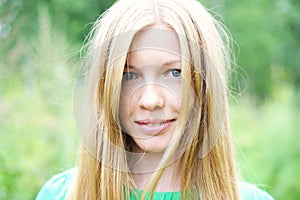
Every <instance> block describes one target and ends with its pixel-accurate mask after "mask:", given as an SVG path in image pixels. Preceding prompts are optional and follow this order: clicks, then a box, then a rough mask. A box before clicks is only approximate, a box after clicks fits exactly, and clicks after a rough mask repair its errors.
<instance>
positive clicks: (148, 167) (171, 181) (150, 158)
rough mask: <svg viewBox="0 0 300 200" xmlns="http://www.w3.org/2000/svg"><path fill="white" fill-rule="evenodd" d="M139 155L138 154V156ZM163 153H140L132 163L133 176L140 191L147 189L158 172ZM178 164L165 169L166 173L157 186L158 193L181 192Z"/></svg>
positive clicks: (172, 164) (173, 163) (174, 163)
mask: <svg viewBox="0 0 300 200" xmlns="http://www.w3.org/2000/svg"><path fill="white" fill-rule="evenodd" d="M136 155H138V154H136ZM162 156H163V153H140V154H139V156H135V157H136V158H135V159H134V162H131V163H132V164H131V175H132V177H133V180H134V182H135V184H136V186H137V187H138V189H145V187H146V185H147V184H148V183H149V180H150V179H151V176H152V175H153V173H154V172H155V171H157V170H158V169H157V166H158V164H159V162H160V160H161V158H162ZM177 163H178V161H177V162H172V163H170V164H169V165H168V166H166V168H165V169H164V172H163V174H162V176H161V178H160V180H159V182H158V184H157V187H156V189H155V191H157V192H174V191H179V190H180V170H179V169H177V167H178V165H177Z"/></svg>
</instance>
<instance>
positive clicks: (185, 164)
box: [67, 0, 240, 200]
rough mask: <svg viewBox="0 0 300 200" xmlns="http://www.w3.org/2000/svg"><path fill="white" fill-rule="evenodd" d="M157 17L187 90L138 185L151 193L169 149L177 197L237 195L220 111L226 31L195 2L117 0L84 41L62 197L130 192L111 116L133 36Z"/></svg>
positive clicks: (224, 109)
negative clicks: (177, 54)
mask: <svg viewBox="0 0 300 200" xmlns="http://www.w3.org/2000/svg"><path fill="white" fill-rule="evenodd" d="M157 22H160V23H164V24H167V25H169V26H170V27H172V28H173V29H174V31H175V32H176V33H177V34H178V38H179V41H180V46H181V53H182V55H181V56H182V57H183V58H184V59H185V60H184V61H183V63H182V74H183V77H184V79H185V82H184V83H183V84H186V86H185V87H188V86H192V88H193V93H194V94H191V93H189V92H187V91H189V90H184V91H185V95H183V97H184V99H183V103H182V107H183V108H182V113H181V115H182V116H181V123H180V125H181V127H180V129H179V131H178V132H177V134H175V138H174V139H173V140H172V142H171V144H170V145H169V147H168V148H167V149H166V151H165V154H164V156H163V158H162V160H161V162H160V163H159V165H158V170H156V171H155V172H154V173H153V176H152V178H151V179H150V181H149V184H148V187H147V190H146V191H150V192H152V193H153V192H154V191H155V187H156V185H157V183H158V181H159V178H160V177H161V175H162V173H163V171H164V168H165V167H166V166H167V165H168V164H169V163H170V162H171V160H172V159H174V157H173V156H172V155H174V153H175V154H176V155H177V156H178V159H179V160H180V163H181V164H180V169H181V180H180V191H181V197H182V199H183V198H185V199H186V198H191V199H199V198H200V197H201V199H226V200H228V199H229V200H230V199H231V200H233V199H235V200H236V199H240V197H239V192H238V188H237V180H236V170H235V163H234V157H233V149H232V146H233V145H232V143H231V132H230V127H229V126H230V122H229V114H228V100H227V77H228V76H227V73H228V69H229V66H230V58H229V53H228V46H227V45H228V43H226V42H228V37H227V35H226V33H225V31H224V29H223V28H222V26H221V25H220V24H219V23H218V22H217V21H216V20H215V19H214V18H213V17H212V16H211V15H210V14H209V13H208V12H207V10H206V9H205V8H204V7H203V6H202V5H201V4H200V3H199V2H197V1H196V0H187V1H184V2H183V1H180V0H149V1H140V0H120V1H117V2H116V3H115V4H114V5H113V6H112V7H111V8H110V9H109V10H107V11H106V12H105V13H104V14H103V15H102V16H101V17H100V18H99V19H98V20H97V21H96V23H95V25H94V28H93V30H92V32H91V35H90V37H89V40H88V43H87V45H88V47H89V48H88V59H87V64H86V66H87V69H86V78H85V79H84V80H86V83H84V84H86V85H87V89H88V91H87V93H86V96H84V97H82V98H84V99H85V101H86V102H85V104H84V106H83V110H84V111H83V112H82V113H84V114H82V113H81V114H80V115H81V116H80V117H79V118H80V121H81V122H80V123H81V124H82V126H81V127H80V130H79V131H80V134H81V140H82V145H81V149H80V155H79V164H78V173H77V177H76V180H75V184H74V185H72V187H70V189H69V190H68V195H67V198H68V199H129V195H130V193H132V192H133V191H134V187H135V184H134V181H133V179H132V177H131V175H130V169H129V168H130V166H129V164H128V163H129V160H130V156H134V155H133V154H130V153H128V152H130V143H131V142H132V141H131V140H130V138H129V137H128V136H127V135H126V134H124V132H122V130H121V127H120V125H119V120H118V107H119V100H120V92H121V85H122V74H123V70H124V66H125V64H126V59H127V54H128V52H129V49H130V45H131V43H132V41H133V39H134V37H135V36H136V34H137V33H139V32H140V31H141V30H144V29H145V28H147V27H151V26H153V25H154V24H155V23H157ZM224 41H225V42H224ZM193 95H194V97H195V101H196V102H195V108H194V110H193V112H192V114H189V109H188V105H187V104H185V102H187V101H188V98H191V96H193ZM190 119H192V120H191V121H192V122H189V121H190ZM188 122H189V123H188ZM184 132H188V136H187V134H183V133H184ZM183 140H184V141H185V142H179V141H183ZM178 149H180V150H179V151H178ZM144 197H145V193H144V194H143V195H142V198H144Z"/></svg>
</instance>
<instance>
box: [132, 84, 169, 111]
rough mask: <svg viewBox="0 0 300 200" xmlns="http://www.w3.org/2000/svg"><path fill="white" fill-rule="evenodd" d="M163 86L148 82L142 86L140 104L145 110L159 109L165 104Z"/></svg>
mask: <svg viewBox="0 0 300 200" xmlns="http://www.w3.org/2000/svg"><path fill="white" fill-rule="evenodd" d="M162 90H163V88H161V86H159V85H155V84H147V85H145V86H143V87H142V88H141V91H140V92H141V93H140V98H139V100H138V106H139V107H140V108H141V109H144V110H150V111H153V110H159V109H162V108H163V107H164V105H165V101H164V97H163V91H162Z"/></svg>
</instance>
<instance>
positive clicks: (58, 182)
mask: <svg viewBox="0 0 300 200" xmlns="http://www.w3.org/2000/svg"><path fill="white" fill-rule="evenodd" d="M76 172H77V168H72V169H69V170H66V171H63V172H61V173H59V174H56V175H55V176H53V177H52V178H50V179H49V180H48V181H47V182H46V183H45V184H44V186H43V187H42V189H41V190H40V192H39V193H38V195H37V197H36V200H47V199H49V200H50V199H51V200H54V199H55V200H63V199H65V196H66V193H67V190H68V188H69V186H70V183H71V179H72V178H74V177H75V176H76Z"/></svg>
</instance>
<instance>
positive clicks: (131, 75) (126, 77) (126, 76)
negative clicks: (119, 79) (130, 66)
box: [123, 72, 136, 81]
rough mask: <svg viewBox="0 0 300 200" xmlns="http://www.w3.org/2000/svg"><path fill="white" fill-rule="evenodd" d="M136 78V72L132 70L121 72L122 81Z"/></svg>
mask: <svg viewBox="0 0 300 200" xmlns="http://www.w3.org/2000/svg"><path fill="white" fill-rule="evenodd" d="M135 78H136V74H135V73H133V72H123V81H129V80H133V79H135Z"/></svg>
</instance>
